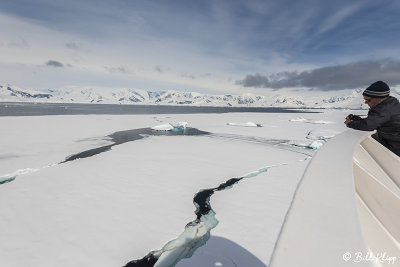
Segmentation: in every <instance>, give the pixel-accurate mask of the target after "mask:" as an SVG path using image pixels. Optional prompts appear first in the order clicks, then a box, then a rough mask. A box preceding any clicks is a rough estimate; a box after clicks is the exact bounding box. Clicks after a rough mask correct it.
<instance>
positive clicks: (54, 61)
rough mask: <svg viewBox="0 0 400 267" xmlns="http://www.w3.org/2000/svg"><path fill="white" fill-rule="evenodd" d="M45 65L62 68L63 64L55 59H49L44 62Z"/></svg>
mask: <svg viewBox="0 0 400 267" xmlns="http://www.w3.org/2000/svg"><path fill="white" fill-rule="evenodd" d="M45 65H46V66H49V67H55V68H63V67H64V64H62V63H61V62H59V61H56V60H49V61H47V62H46V63H45Z"/></svg>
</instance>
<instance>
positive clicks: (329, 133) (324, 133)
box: [306, 130, 339, 140]
mask: <svg viewBox="0 0 400 267" xmlns="http://www.w3.org/2000/svg"><path fill="white" fill-rule="evenodd" d="M337 134H339V132H338V131H335V130H313V131H310V132H308V134H307V136H306V138H307V139H310V140H326V139H330V138H332V137H334V136H336V135H337Z"/></svg>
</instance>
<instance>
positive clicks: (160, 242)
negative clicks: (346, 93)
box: [0, 110, 366, 267]
mask: <svg viewBox="0 0 400 267" xmlns="http://www.w3.org/2000/svg"><path fill="white" fill-rule="evenodd" d="M365 112H366V111H365ZM348 113H350V112H349V111H344V110H322V111H321V113H224V114H173V115H165V114H163V115H70V116H32V117H23V116H21V117H0V122H1V125H2V130H1V132H0V147H1V151H0V181H5V180H7V179H12V178H15V180H12V181H10V182H6V183H3V184H0V266H8V267H17V266H18V267H19V266H41V267H47V266H66V267H67V266H68V267H70V266H96V267H102V266H104V267H105V266H107V267H109V266H124V265H126V264H127V263H129V262H130V261H132V260H138V259H141V258H143V257H144V256H146V255H147V254H148V253H149V252H151V251H158V250H162V252H164V251H165V252H164V253H163V254H162V255H161V257H160V259H159V260H158V261H157V263H156V265H155V266H168V264H169V263H168V262H173V261H174V259H175V258H176V257H177V258H183V257H185V256H190V254H191V252H193V251H190V248H191V247H196V246H200V244H201V242H199V243H195V242H194V243H193V242H192V241H191V238H190V236H189V235H187V233H186V232H185V234H183V233H184V231H185V226H186V225H187V224H188V223H190V222H193V221H194V220H195V219H196V215H195V210H196V207H195V205H194V204H193V198H194V196H195V195H196V193H198V192H199V191H200V190H202V189H210V188H216V187H218V186H219V185H220V184H223V183H225V182H226V181H228V180H229V179H231V178H239V177H244V176H246V175H248V176H249V177H248V178H244V179H242V180H240V181H239V182H238V183H237V184H234V185H233V186H232V187H229V188H227V189H226V190H221V191H218V192H214V194H213V195H212V196H211V201H210V204H211V208H212V210H213V211H214V212H215V213H216V215H215V218H216V219H217V220H218V221H219V223H218V224H217V225H216V226H215V228H213V229H212V230H211V237H210V238H209V240H208V242H207V243H206V244H205V245H204V246H200V247H199V248H198V249H197V250H195V252H194V254H193V256H192V257H190V258H186V259H182V260H180V261H179V262H178V263H177V264H176V266H224V267H225V266H254V267H257V266H267V265H268V263H269V260H270V256H271V254H272V252H273V248H274V245H275V242H276V240H277V237H278V235H279V231H280V228H281V226H282V223H283V220H284V216H285V214H286V211H287V209H288V207H289V205H290V202H291V200H292V197H293V193H294V190H295V188H296V186H297V184H298V182H299V179H300V178H301V176H302V174H303V172H304V170H305V168H306V166H307V164H308V163H309V159H310V156H312V155H314V153H315V150H313V149H312V148H313V147H314V148H318V147H319V146H320V145H322V144H323V142H321V141H317V140H318V139H323V138H324V137H326V138H330V137H332V136H334V135H336V134H338V133H340V132H342V131H344V130H345V129H346V128H345V125H344V124H343V121H344V118H345V116H346V115H347V114H348ZM178 122H188V127H192V128H196V129H198V130H201V131H205V132H208V133H209V134H205V135H195V136H188V135H176V136H166V135H165V136H164V135H154V136H153V135H151V136H148V137H146V138H142V139H139V140H135V141H131V142H126V143H123V144H120V145H115V146H113V147H112V148H111V150H109V151H106V152H103V153H100V154H97V155H94V156H91V157H87V158H82V159H77V160H73V161H68V162H65V163H61V164H59V163H60V162H63V161H64V160H65V159H66V158H67V157H68V156H71V155H73V154H76V153H79V152H82V151H85V150H88V149H93V148H97V147H102V146H106V145H109V144H111V143H112V140H111V138H110V137H107V136H108V135H110V134H113V133H114V132H119V131H124V130H131V129H141V128H151V127H154V126H157V125H163V124H166V123H171V124H172V125H177V124H178ZM257 124H260V125H261V126H262V127H257ZM253 126H254V127H253ZM316 141H317V142H316ZM249 174H250V175H249ZM210 220H211V221H213V218H211V219H210ZM207 223H209V222H204V224H205V226H207ZM200 226H201V227H199V228H196V230H195V232H196V233H199V232H201V231H203V230H204V227H203V226H204V225H200ZM190 234H193V232H191V233H190ZM179 236H181V238H180V239H178V240H175V239H177V238H178V237H179ZM207 237H208V236H207V234H204V235H202V236H201V238H200V239H202V241H205V240H207ZM172 240H175V241H173V242H172V243H168V242H169V241H172ZM203 243H204V242H203ZM177 244H178V245H177ZM180 245H181V246H180ZM159 252H160V251H159ZM186 252H188V253H189V254H188V255H185V253H186ZM171 259H172V261H171Z"/></svg>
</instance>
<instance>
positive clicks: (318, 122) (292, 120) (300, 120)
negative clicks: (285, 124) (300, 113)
mask: <svg viewBox="0 0 400 267" xmlns="http://www.w3.org/2000/svg"><path fill="white" fill-rule="evenodd" d="M289 121H291V122H304V123H311V124H331V123H334V122H333V121H324V120H313V119H305V118H302V117H297V118H294V119H290V120H289Z"/></svg>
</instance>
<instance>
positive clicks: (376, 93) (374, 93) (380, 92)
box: [363, 81, 390, 98]
mask: <svg viewBox="0 0 400 267" xmlns="http://www.w3.org/2000/svg"><path fill="white" fill-rule="evenodd" d="M389 93H390V88H389V86H388V85H387V84H386V83H384V82H382V81H377V82H374V83H373V84H371V85H370V86H369V87H368V88H367V89H365V91H364V92H363V95H365V96H369V97H375V98H384V97H388V96H389Z"/></svg>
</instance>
